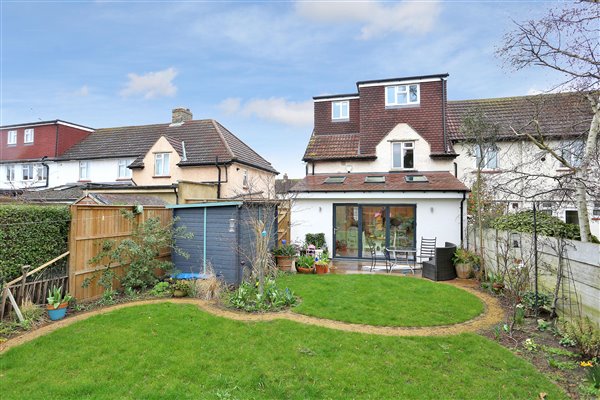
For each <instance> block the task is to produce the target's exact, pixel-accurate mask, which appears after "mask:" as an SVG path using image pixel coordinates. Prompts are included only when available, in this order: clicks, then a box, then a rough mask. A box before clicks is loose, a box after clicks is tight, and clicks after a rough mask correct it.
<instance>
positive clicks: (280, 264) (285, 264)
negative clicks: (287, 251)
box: [275, 256, 295, 271]
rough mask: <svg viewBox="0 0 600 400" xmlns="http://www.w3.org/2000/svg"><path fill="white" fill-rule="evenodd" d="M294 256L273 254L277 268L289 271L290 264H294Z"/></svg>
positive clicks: (290, 268)
mask: <svg viewBox="0 0 600 400" xmlns="http://www.w3.org/2000/svg"><path fill="white" fill-rule="evenodd" d="M294 258H295V257H293V256H275V262H276V263H277V268H279V269H280V270H282V271H291V270H292V265H294Z"/></svg>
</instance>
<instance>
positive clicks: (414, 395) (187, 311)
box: [0, 303, 566, 400]
mask: <svg viewBox="0 0 600 400" xmlns="http://www.w3.org/2000/svg"><path fill="white" fill-rule="evenodd" d="M0 371H1V373H0V387H1V390H2V400H8V399H22V398H31V399H34V398H35V399H38V398H39V399H59V398H60V399H92V398H93V399H115V398H119V399H138V398H144V399H165V398H166V399H199V398H202V399H350V398H366V399H368V398H371V399H392V398H398V399H399V398H402V399H440V398H443V399H464V398H473V399H533V398H537V397H538V396H539V393H540V392H546V393H548V397H547V399H548V400H554V399H564V398H566V397H565V395H564V393H563V392H561V390H560V389H559V388H558V387H557V386H555V385H554V384H552V383H550V382H549V381H548V380H547V379H546V378H545V377H544V376H542V375H541V374H540V373H538V372H537V371H536V370H535V369H534V368H533V366H532V365H530V364H528V363H527V362H525V361H523V360H521V359H519V358H517V357H516V356H514V355H513V354H511V353H510V352H509V351H508V350H506V349H505V348H503V347H501V346H500V345H497V344H496V343H494V342H492V341H490V340H488V339H486V338H483V337H481V336H477V335H474V334H463V335H458V336H451V337H420V338H416V337H383V336H375V335H366V334H360V333H347V332H341V331H335V330H331V329H327V328H321V327H315V326H308V325H302V324H298V323H296V322H291V321H284V320H279V321H273V322H260V323H243V322H237V321H232V320H228V319H224V318H220V317H215V316H212V315H210V314H208V313H205V312H203V311H200V310H199V309H198V308H196V307H195V306H193V305H177V304H169V303H162V304H155V305H146V306H138V307H131V308H126V309H121V310H117V311H114V312H111V313H108V314H104V315H98V316H95V317H92V318H90V319H88V320H86V321H81V322H78V323H75V324H73V325H71V326H69V327H66V328H63V329H60V330H57V331H55V332H53V333H51V334H49V335H47V336H43V337H40V338H38V339H36V340H34V341H32V342H29V343H27V344H24V345H22V346H19V347H17V348H14V349H12V350H10V351H8V352H7V353H5V354H4V355H1V356H0Z"/></svg>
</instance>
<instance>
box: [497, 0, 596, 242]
mask: <svg viewBox="0 0 600 400" xmlns="http://www.w3.org/2000/svg"><path fill="white" fill-rule="evenodd" d="M599 21H600V3H598V2H577V3H566V6H564V7H562V8H554V9H551V10H549V11H548V13H547V14H546V15H545V16H544V17H542V18H541V19H539V20H529V21H525V22H515V29H514V30H513V31H510V32H508V33H507V34H506V35H505V36H504V43H503V45H502V46H501V47H500V48H499V49H498V51H497V54H498V55H499V56H500V57H501V58H503V59H504V60H505V61H506V62H507V64H509V65H510V66H511V67H512V68H514V69H516V70H521V69H524V68H529V67H541V68H545V69H550V70H553V71H557V72H559V73H560V74H562V75H563V77H564V79H563V80H562V82H561V83H559V84H558V85H556V87H554V88H552V89H551V90H569V91H575V92H578V93H580V94H581V95H582V96H585V97H586V98H587V100H588V102H589V106H590V107H591V112H592V119H591V122H590V126H589V129H588V131H587V133H585V134H584V135H582V140H583V142H584V143H585V145H584V148H583V153H582V157H581V163H580V164H579V165H574V163H573V162H570V161H569V160H567V159H566V158H564V157H563V156H562V155H561V154H560V153H558V152H556V151H555V149H553V148H552V147H551V146H550V145H548V143H547V142H546V141H545V140H543V138H544V132H543V130H542V129H540V125H539V121H536V120H532V124H534V125H536V129H538V131H539V133H540V134H539V135H536V136H534V135H532V134H530V133H527V132H523V131H517V130H515V132H516V133H519V134H525V135H526V136H527V137H528V139H529V140H530V141H531V142H532V143H533V144H534V145H536V146H537V147H538V148H540V149H541V150H544V151H546V152H548V154H549V155H550V156H551V157H553V158H554V159H556V160H557V161H558V162H559V163H560V164H562V165H563V166H564V167H565V168H568V169H570V170H572V171H573V172H574V173H573V175H574V184H575V201H576V205H577V209H578V218H579V227H580V231H581V240H582V241H584V242H587V241H589V240H590V238H591V231H590V224H589V218H588V211H587V203H588V201H587V199H588V190H589V188H588V186H587V185H586V182H588V176H589V174H590V169H591V168H593V165H592V164H594V163H597V157H598V132H599V131H600V97H599V94H600V92H599V89H600V60H599V59H598V56H599V54H600V40H599V37H600V23H599ZM594 157H595V158H594ZM596 185H597V183H596Z"/></svg>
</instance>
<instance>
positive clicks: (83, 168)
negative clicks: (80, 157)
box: [79, 161, 90, 181]
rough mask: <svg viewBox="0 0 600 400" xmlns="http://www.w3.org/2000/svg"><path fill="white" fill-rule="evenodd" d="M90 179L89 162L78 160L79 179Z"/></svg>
mask: <svg viewBox="0 0 600 400" xmlns="http://www.w3.org/2000/svg"><path fill="white" fill-rule="evenodd" d="M89 179H90V162H89V161H79V180H80V181H86V180H89Z"/></svg>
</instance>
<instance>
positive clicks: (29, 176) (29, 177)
mask: <svg viewBox="0 0 600 400" xmlns="http://www.w3.org/2000/svg"><path fill="white" fill-rule="evenodd" d="M25 171H27V173H26V172H25ZM34 179H35V166H34V165H33V164H22V165H21V180H22V181H23V182H31V181H33V180H34Z"/></svg>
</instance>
